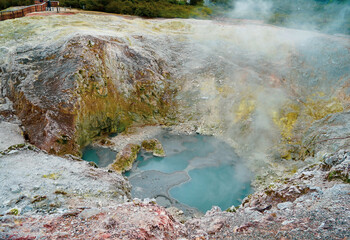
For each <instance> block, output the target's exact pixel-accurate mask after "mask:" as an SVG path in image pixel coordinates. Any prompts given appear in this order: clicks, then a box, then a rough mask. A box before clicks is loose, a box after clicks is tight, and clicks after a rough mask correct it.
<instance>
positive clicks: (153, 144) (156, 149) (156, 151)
mask: <svg viewBox="0 0 350 240" xmlns="http://www.w3.org/2000/svg"><path fill="white" fill-rule="evenodd" d="M141 146H142V149H144V150H145V151H146V152H151V153H153V156H156V157H165V151H164V148H163V146H162V144H161V143H160V141H159V140H158V139H155V138H154V139H149V140H144V141H142V144H141Z"/></svg>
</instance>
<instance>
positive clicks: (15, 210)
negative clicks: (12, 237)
mask: <svg viewBox="0 0 350 240" xmlns="http://www.w3.org/2000/svg"><path fill="white" fill-rule="evenodd" d="M19 213H20V210H19V209H17V208H12V209H10V210H9V211H8V212H7V215H14V216H17V215H19Z"/></svg>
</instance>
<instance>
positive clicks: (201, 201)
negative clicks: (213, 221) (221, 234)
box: [169, 165, 251, 212]
mask: <svg viewBox="0 0 350 240" xmlns="http://www.w3.org/2000/svg"><path fill="white" fill-rule="evenodd" d="M233 173H235V167H234V166H232V165H222V166H220V167H209V168H201V169H194V170H191V171H189V176H190V178H191V180H190V181H189V182H186V183H183V184H181V185H179V186H175V187H173V188H171V189H170V191H169V193H170V196H172V197H173V198H175V199H177V200H178V201H179V202H182V203H184V204H186V205H188V206H193V207H196V208H197V209H198V210H200V211H201V212H205V211H207V210H209V209H211V207H212V206H213V205H215V206H219V207H220V208H221V209H222V210H225V209H227V208H229V207H231V206H232V205H235V206H238V205H239V204H240V203H241V202H242V199H243V198H245V197H246V196H247V195H249V194H250V193H251V187H250V183H249V182H247V181H244V180H243V181H242V180H241V179H239V177H238V175H234V174H233Z"/></svg>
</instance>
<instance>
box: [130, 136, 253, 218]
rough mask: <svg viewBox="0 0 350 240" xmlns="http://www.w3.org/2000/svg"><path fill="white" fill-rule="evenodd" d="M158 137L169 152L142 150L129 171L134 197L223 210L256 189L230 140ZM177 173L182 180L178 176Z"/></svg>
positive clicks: (201, 208)
mask: <svg viewBox="0 0 350 240" xmlns="http://www.w3.org/2000/svg"><path fill="white" fill-rule="evenodd" d="M157 138H158V139H159V140H160V141H161V143H162V144H163V147H164V149H165V152H166V155H167V156H166V157H164V158H160V157H154V156H152V155H151V154H149V153H145V152H141V154H139V156H138V158H137V161H136V162H135V164H134V167H133V169H132V170H131V171H129V172H127V173H126V174H125V175H126V176H128V177H129V181H130V182H131V184H132V186H133V189H132V195H133V196H134V197H138V198H146V197H155V198H156V199H157V197H158V196H161V197H162V198H167V199H168V200H169V201H168V202H173V203H174V204H173V205H175V206H176V207H178V208H182V207H183V206H188V207H192V208H196V209H198V210H199V211H201V212H203V213H204V212H206V211H207V210H210V209H211V208H212V206H214V205H215V206H219V207H220V208H221V209H223V210H225V209H227V208H229V207H231V206H232V205H236V206H237V205H239V204H240V203H241V201H242V199H243V198H244V197H246V196H247V195H249V194H250V193H252V189H251V186H250V181H251V178H252V174H251V172H250V171H249V170H248V169H247V168H246V167H244V165H243V164H242V160H241V159H239V158H238V156H237V154H236V153H235V152H234V150H233V149H232V148H231V147H230V146H229V145H227V144H226V143H224V142H222V141H219V140H217V139H216V138H214V137H211V136H202V135H194V136H174V135H169V134H164V135H161V136H158V137H157ZM151 171H152V173H151ZM148 172H150V173H151V176H152V182H150V183H146V182H147V181H148V180H147V179H148V178H149V177H148V175H145V174H146V173H148ZM181 173H182V174H181ZM164 174H165V175H164ZM166 174H167V175H166ZM179 174H181V175H179ZM183 174H185V175H187V177H184V175H183ZM177 175H178V176H181V177H182V182H180V183H179V182H176V181H175V180H174V179H176V176H177ZM146 176H147V177H146ZM157 179H159V181H157ZM170 179H171V180H170ZM145 181H146V182H145ZM164 186H167V189H166V190H164ZM177 202H178V203H177ZM175 203H176V204H175Z"/></svg>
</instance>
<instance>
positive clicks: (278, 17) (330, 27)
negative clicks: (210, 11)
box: [227, 0, 350, 34]
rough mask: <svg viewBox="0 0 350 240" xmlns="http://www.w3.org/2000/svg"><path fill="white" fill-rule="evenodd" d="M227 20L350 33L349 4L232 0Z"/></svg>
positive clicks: (300, 0)
mask: <svg viewBox="0 0 350 240" xmlns="http://www.w3.org/2000/svg"><path fill="white" fill-rule="evenodd" d="M232 7H233V10H232V11H231V12H229V13H228V14H227V15H228V17H231V18H241V19H259V20H263V21H265V22H266V23H272V24H278V25H283V26H286V27H291V28H298V29H305V30H317V31H321V32H325V33H332V34H333V33H341V34H350V17H349V16H350V1H349V0H345V1H344V0H343V1H341V0H338V1H321V0H296V1H289V0H274V1H273V0H236V1H233V2H232Z"/></svg>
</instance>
